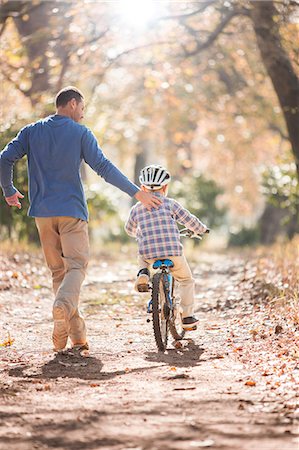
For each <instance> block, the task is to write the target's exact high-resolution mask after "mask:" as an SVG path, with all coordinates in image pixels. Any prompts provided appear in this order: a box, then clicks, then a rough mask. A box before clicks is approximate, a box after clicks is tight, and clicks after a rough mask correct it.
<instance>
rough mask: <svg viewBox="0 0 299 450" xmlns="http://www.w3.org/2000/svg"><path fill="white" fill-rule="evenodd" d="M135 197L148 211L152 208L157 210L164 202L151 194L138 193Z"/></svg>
mask: <svg viewBox="0 0 299 450" xmlns="http://www.w3.org/2000/svg"><path fill="white" fill-rule="evenodd" d="M134 197H135V198H136V200H138V201H139V202H141V203H143V204H144V206H145V207H146V209H148V210H149V211H150V210H151V209H152V208H155V209H157V208H158V207H159V206H160V205H161V203H162V200H161V199H159V198H158V197H156V196H155V195H153V194H152V193H151V192H145V191H138V192H136V194H135V195H134Z"/></svg>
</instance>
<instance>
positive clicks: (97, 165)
mask: <svg viewBox="0 0 299 450" xmlns="http://www.w3.org/2000/svg"><path fill="white" fill-rule="evenodd" d="M82 156H83V159H84V161H85V162H86V163H87V164H88V165H89V166H90V167H91V168H92V169H93V170H94V171H95V172H96V173H97V174H98V175H100V176H101V177H102V178H104V180H105V181H106V182H107V183H110V184H112V185H113V186H115V187H117V188H118V189H120V190H121V191H123V192H125V193H127V194H128V195H129V196H130V197H135V198H136V199H137V200H138V201H140V202H141V203H143V204H144V206H145V207H146V208H147V209H148V210H151V209H152V208H157V207H158V206H159V205H160V204H161V200H160V199H158V198H157V197H156V196H154V195H152V194H151V193H147V192H143V191H140V189H139V188H138V186H136V185H135V184H134V183H132V182H131V181H130V180H129V179H128V178H127V177H126V176H125V175H124V174H123V173H122V172H121V171H120V170H119V169H118V168H117V167H116V166H115V165H114V164H112V162H111V161H109V159H107V158H106V157H105V155H104V154H103V152H102V150H101V148H100V147H99V145H98V142H97V140H96V138H95V136H94V134H93V133H92V132H91V131H90V130H89V129H86V132H85V133H84V135H83V137H82Z"/></svg>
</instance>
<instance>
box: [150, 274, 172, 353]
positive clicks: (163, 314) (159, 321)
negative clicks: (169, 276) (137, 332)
mask: <svg viewBox="0 0 299 450" xmlns="http://www.w3.org/2000/svg"><path fill="white" fill-rule="evenodd" d="M152 302H153V327H154V335H155V340H156V344H157V347H158V349H159V350H161V351H164V350H165V349H166V346H167V340H168V330H169V307H168V305H167V303H166V298H165V293H164V287H163V275H162V274H161V273H156V274H155V275H154V276H153V287H152Z"/></svg>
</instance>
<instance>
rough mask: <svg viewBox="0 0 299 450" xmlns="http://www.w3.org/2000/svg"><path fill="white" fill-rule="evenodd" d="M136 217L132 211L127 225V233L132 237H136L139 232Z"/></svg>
mask: <svg viewBox="0 0 299 450" xmlns="http://www.w3.org/2000/svg"><path fill="white" fill-rule="evenodd" d="M134 216H135V214H134V210H133V209H131V211H130V215H129V217H128V220H127V221H126V223H125V231H126V232H127V234H128V235H129V236H131V237H136V232H137V223H136V222H135V220H134Z"/></svg>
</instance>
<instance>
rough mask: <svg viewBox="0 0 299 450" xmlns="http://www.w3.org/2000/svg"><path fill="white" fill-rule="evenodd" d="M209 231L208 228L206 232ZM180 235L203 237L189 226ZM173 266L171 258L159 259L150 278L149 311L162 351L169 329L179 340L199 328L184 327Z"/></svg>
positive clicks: (165, 344)
mask: <svg viewBox="0 0 299 450" xmlns="http://www.w3.org/2000/svg"><path fill="white" fill-rule="evenodd" d="M209 231H210V230H209V229H207V230H206V233H209ZM180 236H187V237H191V238H196V239H202V235H196V234H194V233H193V232H192V231H191V230H189V229H187V228H183V229H182V230H180ZM173 266H174V264H173V262H172V260H171V259H157V260H156V261H155V262H154V263H153V265H152V268H153V269H154V270H155V271H156V273H155V274H154V275H153V276H152V277H151V279H150V287H149V289H150V290H151V299H150V301H149V302H148V305H147V312H148V313H151V314H152V320H153V329H154V336H155V341H156V344H157V347H158V349H159V350H161V351H164V350H166V347H167V342H168V334H169V331H170V333H171V335H172V337H173V338H174V340H175V341H178V340H181V339H183V337H184V336H185V332H186V331H191V330H196V328H197V327H196V326H195V327H194V326H193V327H192V326H191V327H190V328H186V327H184V328H183V323H182V313H181V307H180V303H179V301H178V299H176V298H175V297H174V286H175V280H174V278H173V276H172V274H171V270H170V269H171V268H172V267H173ZM147 321H148V322H149V321H150V319H148V320H147Z"/></svg>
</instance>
